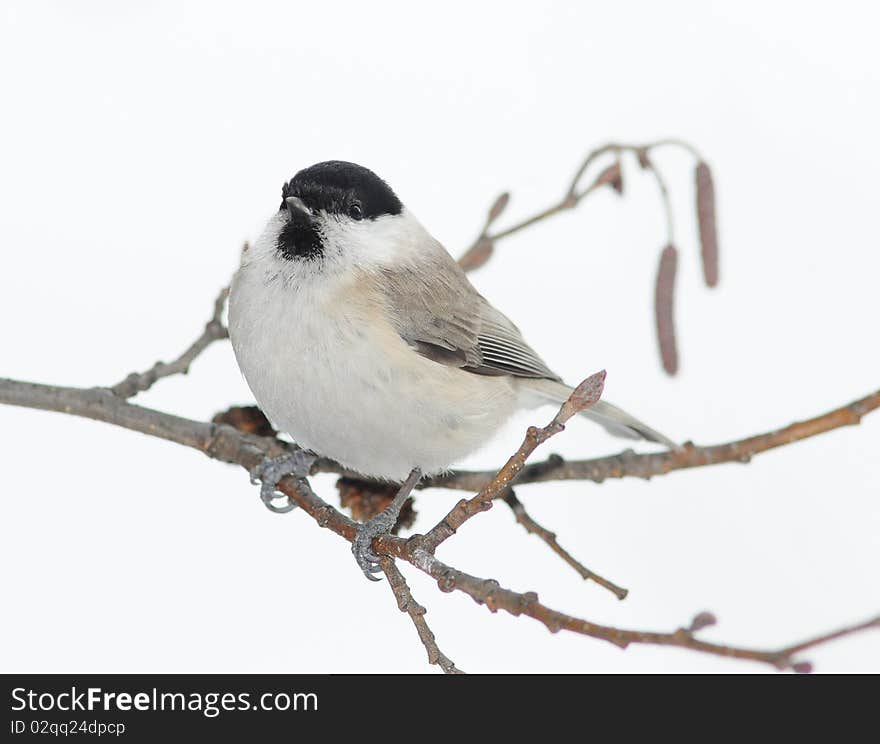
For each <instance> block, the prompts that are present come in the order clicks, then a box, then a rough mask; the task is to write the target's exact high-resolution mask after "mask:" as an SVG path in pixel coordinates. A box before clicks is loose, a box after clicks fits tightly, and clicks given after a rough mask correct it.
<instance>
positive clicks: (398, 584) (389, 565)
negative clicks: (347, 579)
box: [380, 556, 464, 674]
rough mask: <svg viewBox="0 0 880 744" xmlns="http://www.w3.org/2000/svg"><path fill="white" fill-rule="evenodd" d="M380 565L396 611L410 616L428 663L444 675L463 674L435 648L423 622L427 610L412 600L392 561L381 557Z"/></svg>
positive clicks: (386, 557)
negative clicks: (395, 601) (435, 666)
mask: <svg viewBox="0 0 880 744" xmlns="http://www.w3.org/2000/svg"><path fill="white" fill-rule="evenodd" d="M380 565H381V566H382V570H383V571H384V572H385V576H386V578H387V579H388V585H389V586H390V587H391V591H392V592H393V593H394V598H395V599H396V600H397V609H399V610H400V611H401V612H406V613H407V614H408V615H409V616H410V619H411V620H412V622H413V625H415V626H416V632H417V633H418V634H419V640H421V642H422V645H423V646H424V647H425V651H427V652H428V663H429V664H437V665H438V666H439V667H440V668H441V669H442V670H443V673H444V674H464V672H462V671H461V669H456V667H455V664H454V663H453V661H452V660H451V659H450V658H448V657H447V656H446V655H445V654H444V653H443V652H442V651H441V650H440V649H439V648H438V647H437V641H436V640H435V638H434V633H433V632H432V631H431V629H430V628H429V627H428V623H427V621H426V620H425V613H426V612H427V610H426V609H425V608H424V607H422V606H421V605H420V604H419V603H418V602H416V601H415V599H413V595H412V592H410V589H409V585H407V583H406V579H405V578H403V574H402V573H400V570H399V569H398V568H397V566H396V565H394V559H392V558H389V557H388V556H383V557H382V560H381V561H380Z"/></svg>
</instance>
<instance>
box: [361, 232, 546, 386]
mask: <svg viewBox="0 0 880 744" xmlns="http://www.w3.org/2000/svg"><path fill="white" fill-rule="evenodd" d="M438 247H439V248H440V251H442V253H440V252H438V253H436V254H435V255H433V256H430V257H429V259H428V260H427V261H426V263H427V264H428V265H425V264H420V266H419V269H418V271H416V270H414V269H411V268H407V267H401V268H395V269H386V270H384V271H383V273H382V276H381V279H380V281H379V282H378V285H379V289H380V291H381V293H382V294H384V296H385V298H386V300H387V302H388V308H389V311H390V312H389V317H390V318H391V322H392V324H393V325H394V326H395V329H396V330H397V332H398V333H399V334H400V336H401V338H403V339H404V340H405V341H406V342H407V343H408V344H409V345H410V346H411V347H412V348H413V349H415V350H416V351H417V352H418V353H420V354H422V355H423V356H425V357H427V358H428V359H431V360H433V361H435V362H438V363H439V364H445V365H448V366H454V367H459V368H461V369H463V370H466V371H468V372H473V373H474V374H481V375H510V376H513V377H531V378H546V379H550V380H558V379H559V376H558V375H556V374H555V373H554V372H553V371H552V370H551V369H550V368H549V367H547V365H546V364H545V363H544V362H543V360H542V359H541V357H539V356H538V355H537V354H536V353H535V351H534V350H533V349H532V348H531V347H530V346H529V345H528V344H527V343H526V342H525V340H524V339H523V337H522V334H521V333H520V331H519V329H518V328H517V327H516V326H515V325H514V324H513V323H512V322H511V321H510V320H509V319H508V318H507V317H506V316H505V315H504V314H502V313H501V312H499V311H498V310H496V309H495V308H494V307H492V305H490V304H489V303H488V302H487V301H486V300H485V298H483V296H482V295H480V293H479V292H477V290H476V289H474V287H473V285H472V284H471V283H470V281H469V280H468V278H467V277H466V276H465V274H464V272H463V271H462V270H461V268H460V267H459V266H458V264H457V263H455V261H454V260H453V259H452V257H451V256H450V255H449V254H448V253H446V251H445V250H444V249H443V248H442V247H441V246H438Z"/></svg>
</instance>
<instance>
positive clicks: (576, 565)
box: [502, 489, 629, 599]
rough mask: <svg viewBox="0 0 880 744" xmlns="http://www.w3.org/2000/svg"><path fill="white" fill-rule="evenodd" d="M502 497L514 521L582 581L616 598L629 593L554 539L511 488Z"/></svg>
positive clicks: (553, 534) (552, 534)
mask: <svg viewBox="0 0 880 744" xmlns="http://www.w3.org/2000/svg"><path fill="white" fill-rule="evenodd" d="M502 498H503V500H504V503H505V504H507V505H508V506H509V507H510V510H511V511H512V512H513V515H514V517H516V521H517V522H518V523H519V524H521V525H522V526H523V528H524V529H525V531H526V532H528V533H529V534H530V535H537V536H538V537H539V538H540V539H541V540H543V541H544V543H545V544H546V545H548V546H549V548H550V550H552V551H553V552H554V553H556V555H558V556H559V557H560V558H562V560H564V561H565V562H566V563H567V564H568V565H569V566H571V567H572V568H573V569H574V570H575V571H577V572H578V573H579V574H580V576H581V578H582V579H583V580H584V581H594V582H595V583H597V584H598V585H599V586H603V587H605V588H606V589H607V590H608V591H609V592H611V593H612V594H614V595H615V596H616V597H617V598H618V599H625V598H626V595H627V594H629V590H628V589H624V588H623V587H620V586H617V584H615V583H613V582H611V581H608V579H605V578H603V577H602V576H600V575H599V574H597V573H594V572H593V571H591V570H590V569H589V568H587V567H586V566H585V565H584V564H583V563H581V562H580V561H579V560H577V558H575V557H574V556H573V555H572V554H571V553H569V552H568V551H567V550H566V549H565V548H563V547H562V546H561V545H560V544H559V542H558V541H557V539H556V533H555V532H551V531H550V530H548V529H547V528H546V527H542V526H541V525H540V524H538V523H537V522H536V521H535V520H534V519H533V518H532V517H531V515H530V514H529V513H528V512H527V511H526V508H525V507H524V506H523V504H522V502H521V501H520V500H519V499H518V498H517V497H516V494H515V493H514V492H513V490H512V489H510V490H508V491H507V493H506V494H505V495H504V496H503V497H502Z"/></svg>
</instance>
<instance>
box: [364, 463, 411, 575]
mask: <svg viewBox="0 0 880 744" xmlns="http://www.w3.org/2000/svg"><path fill="white" fill-rule="evenodd" d="M421 477H422V471H421V470H419V469H418V468H414V469H413V470H412V472H411V473H410V474H409V477H407V479H406V480H405V481H404V482H403V484H402V485H401V486H400V490H399V491H398V492H397V495H396V496H395V497H394V499H393V500H392V502H391V503H390V504H389V505H388V506H387V507H385V509H384V510H383V511H381V512H379V513H378V514H377V515H376V516H375V517H373V518H372V519H370V520H369V521H367V522H364V523H363V524H359V525H358V526H357V533H356V534H355V536H354V540H352V541H351V552H352V553H353V554H354V559H355V560H356V561H357V564H358V566H360V568H361V571H363V572H364V576H366V577H367V578H368V579H369V580H370V581H379V579H377V578H376V577H375V576H373V575H372V574H374V573H379V572H380V571H381V570H382V566H380V565H379V561H380V560H381V558H380V557H379V556H378V555H376V554H375V553H374V552H373V538H374V537H380V536H382V535H387V534H389V533H390V532H391V530H392V528H393V527H394V525H395V524H397V518H398V517H399V516H400V510H401V508H402V507H403V504H404V502H405V501H406V500H407V499H408V498H409V495H410V493H412V490H413V488H415V485H416V483H418V482H419V478H421Z"/></svg>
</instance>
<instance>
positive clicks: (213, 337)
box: [110, 287, 229, 398]
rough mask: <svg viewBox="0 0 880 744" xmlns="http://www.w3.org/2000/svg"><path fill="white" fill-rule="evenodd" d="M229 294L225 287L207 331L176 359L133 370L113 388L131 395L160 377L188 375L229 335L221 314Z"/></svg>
mask: <svg viewBox="0 0 880 744" xmlns="http://www.w3.org/2000/svg"><path fill="white" fill-rule="evenodd" d="M228 296H229V287H224V288H223V289H222V290H220V294H219V295H217V299H216V300H214V312H213V314H212V315H211V319H210V320H209V321H208V322H207V324H206V325H205V330H204V331H202V335H201V336H199V337H198V338H197V339H196V340H195V341H194V342H193V343H192V344H191V345H190V346H189V348H187V350H186V351H184V352H183V354H181V355H180V356H179V357H177V359H175V360H174V361H173V362H168V363H166V362H156V363H155V364H154V365H153V366H152V367H150V369H148V370H147V371H146V372H132V373H131V374H130V375H128V377H126V378H125V379H124V380H122V382H118V383H117V384H115V385H114V386H113V387H111V388H110V389H111V390H112V391H113V393H114V394H115V395H118V396H119V397H120V398H131V397H134V396H135V395H137V394H138V393H142V392H144V391H146V390H149V389H150V388H151V387H152V386H153V385H154V384H155V383H156V382H157V381H158V380H161V379H162V378H163V377H170V376H171V375H185V374H186V373H187V372H189V367H190V365H191V364H192V363H193V361H194V360H195V358H196V357H197V356H199V354H201V353H202V352H203V351H204V350H205V349H207V348H208V347H209V346H210V345H211V344H212V343H214V342H215V341H219V340H220V339H224V338H228V337H229V331H228V330H227V329H226V326H224V325H223V321H222V320H221V317H222V315H223V308H224V307H225V305H226V298H227V297H228Z"/></svg>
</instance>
